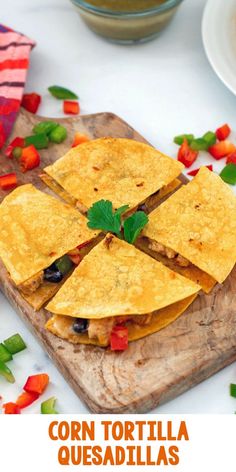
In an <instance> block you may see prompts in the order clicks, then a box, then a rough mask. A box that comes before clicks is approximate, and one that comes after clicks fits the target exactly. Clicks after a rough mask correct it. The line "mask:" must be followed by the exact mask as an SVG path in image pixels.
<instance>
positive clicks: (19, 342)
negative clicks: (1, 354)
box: [3, 333, 26, 354]
mask: <svg viewBox="0 0 236 472" xmlns="http://www.w3.org/2000/svg"><path fill="white" fill-rule="evenodd" d="M3 342H4V345H5V347H6V348H7V350H8V351H9V352H10V353H11V354H17V353H18V352H20V351H23V350H24V349H26V344H25V342H24V341H23V339H22V337H21V336H20V334H18V333H17V334H14V335H13V336H11V337H10V338H8V339H5V341H3Z"/></svg>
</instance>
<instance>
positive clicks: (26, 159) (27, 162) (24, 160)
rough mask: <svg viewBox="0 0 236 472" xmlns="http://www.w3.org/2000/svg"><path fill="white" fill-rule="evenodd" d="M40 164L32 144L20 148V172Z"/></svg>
mask: <svg viewBox="0 0 236 472" xmlns="http://www.w3.org/2000/svg"><path fill="white" fill-rule="evenodd" d="M39 164H40V156H39V153H38V151H37V149H36V148H35V147H34V145H33V144H31V145H30V146H27V147H25V148H24V149H22V154H21V157H20V167H21V170H22V172H27V170H31V169H34V168H35V167H38V166H39Z"/></svg>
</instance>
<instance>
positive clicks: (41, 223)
mask: <svg viewBox="0 0 236 472" xmlns="http://www.w3.org/2000/svg"><path fill="white" fill-rule="evenodd" d="M98 234H99V232H98V231H95V230H90V229H89V228H88V227H87V220H86V218H85V217H84V216H82V215H81V214H80V213H79V212H78V211H77V210H76V209H74V208H72V207H71V206H69V205H67V204H65V203H63V202H61V201H59V200H58V199H56V198H54V197H52V196H50V195H47V194H46V193H43V192H41V191H39V190H37V189H36V188H35V187H34V186H33V185H31V184H27V185H23V186H20V187H18V188H17V189H15V190H14V191H13V192H11V193H10V194H9V195H8V196H7V197H6V198H5V199H4V201H3V202H2V204H1V205H0V258H1V259H2V261H3V263H4V265H5V266H6V269H7V270H8V272H9V274H10V278H11V280H12V281H13V283H14V284H15V285H16V286H17V287H18V289H19V290H20V291H21V293H22V294H23V296H24V297H25V298H26V299H27V301H28V302H29V303H31V304H32V306H33V307H34V308H36V309H38V308H40V306H42V303H44V302H46V301H48V300H49V299H50V297H51V296H52V295H53V294H54V293H55V291H56V290H58V288H59V286H60V283H61V282H62V280H60V279H62V278H63V277H62V276H63V274H64V272H65V270H64V269H65V267H64V269H63V267H62V266H63V264H64V266H65V263H66V264H67V266H68V264H69V269H70V268H72V266H73V264H72V261H71V264H70V261H69V258H68V260H65V259H64V260H62V259H61V258H63V256H65V255H67V254H68V253H69V254H70V253H71V254H72V256H71V257H72V260H73V255H74V256H75V253H74V252H73V251H75V250H76V251H77V250H79V249H78V248H79V247H81V246H85V245H86V244H88V243H90V242H91V241H92V242H93V241H94V240H95V238H96V237H97V236H98ZM56 261H60V264H59V266H60V267H62V269H61V271H62V272H61V275H62V276H61V275H60V274H59V275H58V273H57V274H56V272H58V270H59V269H58V268H57V269H58V270H57V269H56V268H55V267H54V268H53V264H54V263H56ZM48 268H49V273H47V277H46V276H45V270H48ZM53 270H54V272H55V274H53ZM59 272H60V271H59Z"/></svg>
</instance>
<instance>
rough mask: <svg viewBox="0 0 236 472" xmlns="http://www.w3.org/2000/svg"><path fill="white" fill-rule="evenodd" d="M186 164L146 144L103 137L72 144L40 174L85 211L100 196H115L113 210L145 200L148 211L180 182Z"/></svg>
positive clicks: (130, 208) (67, 199) (57, 191)
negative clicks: (76, 144)
mask: <svg viewBox="0 0 236 472" xmlns="http://www.w3.org/2000/svg"><path fill="white" fill-rule="evenodd" d="M182 169H183V165H182V164H181V163H180V162H178V161H176V160H174V159H171V158H170V157H168V156H165V155H164V154H162V153H160V152H159V151H157V150H155V149H154V148H152V147H151V146H149V145H147V144H143V143H140V142H137V141H133V140H131V139H123V138H101V139H95V140H93V141H89V142H86V143H83V144H80V145H79V146H77V147H75V148H72V149H71V150H70V151H69V152H68V153H67V154H65V156H63V157H62V158H61V159H59V160H57V161H56V162H55V163H54V164H52V165H50V166H48V167H46V168H45V169H44V172H45V173H44V174H42V175H41V178H42V180H43V181H44V182H45V183H46V184H47V185H48V186H49V187H50V188H51V189H53V191H55V192H56V193H58V194H59V195H60V196H61V197H62V198H64V199H66V201H68V202H69V203H70V204H73V205H76V206H77V208H78V209H79V211H81V213H84V214H86V212H87V210H88V208H90V207H91V206H92V205H93V203H95V202H96V201H98V200H101V199H104V200H110V201H112V202H113V205H114V209H116V208H118V207H120V206H122V205H124V204H128V205H129V212H130V211H134V210H136V209H137V208H138V206H139V205H144V204H145V203H147V210H148V209H149V208H153V207H154V206H155V204H156V203H157V202H158V201H159V200H160V199H161V198H162V197H163V196H164V195H166V194H167V193H169V192H172V191H173V190H174V189H175V188H177V187H178V186H179V185H180V181H179V180H178V179H177V177H178V175H179V174H180V172H181V170H182ZM159 192H160V193H159ZM150 197H151V198H150Z"/></svg>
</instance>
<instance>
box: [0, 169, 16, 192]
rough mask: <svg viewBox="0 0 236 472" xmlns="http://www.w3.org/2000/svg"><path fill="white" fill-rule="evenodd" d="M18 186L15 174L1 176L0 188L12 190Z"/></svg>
mask: <svg viewBox="0 0 236 472" xmlns="http://www.w3.org/2000/svg"><path fill="white" fill-rule="evenodd" d="M16 186H17V176H16V174H15V172H12V174H5V175H0V188H1V189H2V190H10V189H11V188H15V187H16Z"/></svg>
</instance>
